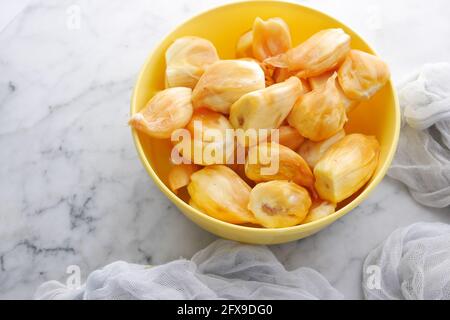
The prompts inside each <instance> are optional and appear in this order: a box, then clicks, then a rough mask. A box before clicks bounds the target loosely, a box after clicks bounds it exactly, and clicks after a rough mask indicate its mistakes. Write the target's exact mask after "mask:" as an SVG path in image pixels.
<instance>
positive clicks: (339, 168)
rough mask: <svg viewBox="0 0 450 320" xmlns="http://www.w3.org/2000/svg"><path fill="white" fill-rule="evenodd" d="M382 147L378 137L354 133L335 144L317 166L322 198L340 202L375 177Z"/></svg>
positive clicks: (315, 169)
mask: <svg viewBox="0 0 450 320" xmlns="http://www.w3.org/2000/svg"><path fill="white" fill-rule="evenodd" d="M379 154H380V145H379V143H378V141H377V139H376V138H375V137H371V136H365V135H363V134H350V135H347V136H345V137H344V138H342V139H341V140H340V141H338V142H337V143H335V144H334V145H332V146H331V147H330V148H329V149H328V151H327V152H326V153H325V154H324V155H323V156H322V158H321V159H320V160H319V162H318V163H317V164H316V166H315V167H314V176H315V178H316V182H315V187H316V190H317V192H318V194H319V196H320V198H321V199H324V200H328V201H330V202H333V203H338V202H340V201H342V200H345V199H347V198H348V197H350V196H351V195H353V194H354V193H355V192H357V191H358V190H359V189H360V188H361V187H362V186H364V185H365V184H366V183H367V182H368V181H369V180H370V178H371V177H372V175H373V173H374V172H375V169H376V167H377V164H378V158H379Z"/></svg>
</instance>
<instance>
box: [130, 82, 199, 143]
mask: <svg viewBox="0 0 450 320" xmlns="http://www.w3.org/2000/svg"><path fill="white" fill-rule="evenodd" d="M191 97H192V90H191V89H190V88H183V87H179V88H169V89H166V90H163V91H160V92H158V93H157V94H155V95H154V96H153V98H151V99H150V101H149V102H148V104H147V105H146V106H145V108H144V109H143V110H141V111H139V112H138V113H136V114H135V115H133V116H132V117H131V119H130V120H129V124H130V125H131V126H132V127H133V128H135V129H136V130H139V131H142V132H143V133H145V134H147V135H149V136H151V137H154V138H160V139H167V138H170V136H171V135H172V132H173V131H175V130H176V129H181V128H183V127H184V126H185V125H186V124H188V122H189V121H190V120H191V117H192V113H193V107H192V103H191Z"/></svg>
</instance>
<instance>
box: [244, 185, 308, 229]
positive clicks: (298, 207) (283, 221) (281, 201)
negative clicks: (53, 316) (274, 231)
mask: <svg viewBox="0 0 450 320" xmlns="http://www.w3.org/2000/svg"><path fill="white" fill-rule="evenodd" d="M310 207H311V198H310V196H309V193H308V191H306V189H304V188H302V187H300V186H299V185H297V184H295V183H293V182H289V181H270V182H264V183H260V184H258V185H256V186H255V187H254V188H253V189H252V191H251V192H250V201H249V205H248V208H249V209H250V211H251V212H252V213H253V215H254V216H255V219H256V220H257V221H258V222H259V224H261V225H262V226H263V227H266V228H285V227H291V226H295V225H297V224H299V223H301V222H302V221H303V220H304V219H305V217H306V215H307V213H308V210H309V208H310Z"/></svg>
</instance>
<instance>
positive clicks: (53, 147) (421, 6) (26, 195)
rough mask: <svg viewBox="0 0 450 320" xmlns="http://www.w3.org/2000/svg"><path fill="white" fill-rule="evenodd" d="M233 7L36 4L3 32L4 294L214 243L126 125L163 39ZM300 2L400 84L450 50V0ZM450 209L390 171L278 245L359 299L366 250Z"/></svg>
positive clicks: (0, 168) (0, 231)
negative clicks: (335, 22) (72, 270)
mask: <svg viewBox="0 0 450 320" xmlns="http://www.w3.org/2000/svg"><path fill="white" fill-rule="evenodd" d="M224 2H225V1H219V0H217V1H216V0H215V1H208V2H202V1H170V3H169V2H167V1H144V0H140V1H133V2H127V1H119V0H114V1H111V0H110V1H106V0H96V1H59V0H58V1H56V0H54V1H30V2H29V3H28V5H27V6H26V7H25V8H24V9H23V10H22V11H21V12H20V13H19V14H18V15H15V18H14V19H13V20H12V21H10V22H9V23H8V24H6V26H4V28H3V29H2V30H0V298H29V297H31V296H32V294H33V292H34V290H35V289H36V287H37V286H38V285H39V284H40V283H42V282H43V281H46V280H50V279H56V280H64V279H65V278H66V277H67V274H66V268H67V266H69V265H78V266H80V268H81V271H82V276H83V277H85V276H86V275H87V274H88V273H89V272H90V271H92V270H94V269H95V268H99V267H101V266H103V265H105V264H107V263H109V262H112V261H115V260H119V259H120V260H126V261H129V262H134V263H145V264H159V263H164V262H167V261H170V260H173V259H176V258H178V257H180V256H183V257H188V258H189V257H190V256H191V255H192V254H193V253H195V252H196V251H198V250H199V249H201V248H203V247H205V246H206V245H207V244H209V243H210V242H212V241H213V240H214V239H215V237H214V236H213V235H211V234H209V233H207V232H205V231H203V230H201V229H200V228H198V227H197V226H195V225H194V224H193V223H191V222H190V221H188V220H187V219H186V218H185V217H184V216H183V215H182V214H181V213H180V212H178V210H177V209H175V208H174V206H173V205H172V204H171V203H170V202H169V201H168V200H167V199H166V198H165V197H164V196H163V195H162V194H161V193H160V192H159V190H158V189H157V188H156V186H155V185H154V184H153V182H152V181H151V179H150V178H149V177H148V175H147V174H146V172H145V171H144V169H143V167H142V166H141V164H140V162H139V160H138V157H137V155H136V152H135V149H134V145H133V142H132V139H131V135H130V130H129V128H128V127H127V125H126V122H127V118H128V110H129V100H130V97H131V91H132V88H133V85H134V82H135V79H136V76H137V73H138V71H139V68H140V67H141V65H142V63H143V61H144V60H145V58H146V56H147V55H148V53H149V52H150V51H151V49H152V47H153V46H154V45H155V44H156V43H157V42H158V41H159V40H160V39H161V38H162V37H163V35H164V34H166V33H167V32H169V31H170V30H171V28H173V27H174V26H175V25H177V24H178V23H180V22H181V21H182V20H184V19H186V18H188V17H190V16H192V15H193V14H195V13H197V12H199V11H201V10H204V9H207V8H210V7H213V6H215V5H217V4H220V3H224ZM301 2H302V3H307V4H309V5H312V6H315V7H317V8H319V9H322V10H324V11H326V12H328V13H330V14H332V15H334V16H336V17H338V18H340V19H341V20H342V21H344V22H345V23H347V24H349V25H350V26H352V27H353V28H354V29H355V30H357V31H358V32H359V33H361V34H362V35H363V36H364V37H366V38H367V39H369V41H370V42H371V43H372V44H373V45H374V47H375V48H376V49H377V50H378V51H379V53H380V54H381V55H382V56H383V57H384V58H385V59H386V60H387V61H388V62H389V64H390V66H391V69H392V71H393V76H394V79H395V80H398V79H401V77H402V76H404V75H405V74H407V73H408V72H410V71H412V70H414V69H416V68H417V67H419V66H420V65H421V64H423V63H425V62H435V61H442V60H445V59H447V60H448V58H449V56H448V54H449V53H450V43H449V41H448V40H446V39H450V23H449V22H448V15H449V14H450V6H449V4H448V1H446V0H435V1H428V2H426V1H422V0H420V1H419V0H414V1H410V0H408V1H407V0H402V1H395V2H393V1H388V0H384V1H350V0H348V1H339V4H337V3H336V1H331V0H320V1H314V2H313V1H301ZM1 6H7V4H2V5H1ZM74 6H75V7H74ZM74 8H75V10H80V13H81V18H80V20H79V27H78V26H77V24H76V21H75V24H74V23H73V21H71V20H70V14H71V13H72V12H73V9H74ZM446 211H448V209H442V210H433V209H429V208H425V207H422V206H420V205H418V204H416V203H415V202H414V201H413V200H412V199H411V198H410V196H409V194H408V193H407V191H406V190H405V189H404V187H403V186H402V185H400V184H398V183H397V182H394V181H392V180H390V179H388V178H386V179H385V180H384V181H383V182H382V183H381V184H380V185H379V186H378V188H377V189H376V191H375V192H374V193H373V194H372V195H371V197H370V198H369V199H368V200H367V201H366V202H364V203H363V204H362V205H361V206H360V207H359V208H357V209H356V210H354V211H352V212H351V213H349V214H348V215H346V216H345V217H343V218H342V219H341V220H339V221H338V222H336V223H335V224H333V225H332V226H330V227H329V228H327V229H325V230H324V231H322V232H320V233H319V234H317V235H315V236H312V237H310V238H307V239H304V240H302V241H298V242H294V243H290V244H286V245H280V246H274V247H273V250H274V251H275V253H276V254H277V256H278V257H279V258H280V260H281V261H283V262H284V263H285V265H286V266H287V268H295V267H298V266H308V267H311V268H314V269H316V270H318V271H319V272H321V273H322V274H323V275H324V276H325V277H326V278H327V279H328V280H329V281H330V282H331V283H332V284H333V285H334V286H336V287H337V288H338V289H339V290H341V291H342V292H343V293H344V295H345V296H346V297H348V298H361V297H362V293H361V286H360V281H361V273H362V270H361V268H362V262H363V259H364V258H365V256H366V255H367V253H368V251H369V250H370V249H372V248H373V247H374V246H376V245H377V244H378V243H379V242H380V241H382V240H383V239H384V238H385V237H386V236H387V235H388V234H389V233H390V232H392V231H393V230H394V229H395V228H397V227H400V226H405V225H408V224H411V223H413V222H416V221H441V222H446V223H450V215H448V212H446Z"/></svg>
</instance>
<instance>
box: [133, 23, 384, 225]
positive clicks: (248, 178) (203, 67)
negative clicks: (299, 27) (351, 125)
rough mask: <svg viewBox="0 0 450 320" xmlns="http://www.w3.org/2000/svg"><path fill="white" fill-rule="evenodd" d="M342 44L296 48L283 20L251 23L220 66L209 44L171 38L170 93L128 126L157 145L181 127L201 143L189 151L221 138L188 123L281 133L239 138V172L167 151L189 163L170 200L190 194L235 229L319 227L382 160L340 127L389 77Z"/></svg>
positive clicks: (223, 162) (175, 177)
mask: <svg viewBox="0 0 450 320" xmlns="http://www.w3.org/2000/svg"><path fill="white" fill-rule="evenodd" d="M350 42H351V38H350V36H349V35H348V34H347V33H345V32H344V31H343V30H342V29H327V30H323V31H320V32H318V33H316V34H314V35H313V36H311V37H310V38H309V39H307V40H306V41H305V42H303V43H301V44H299V45H297V46H295V47H294V46H293V45H292V41H291V34H290V30H289V27H288V25H287V24H286V23H285V21H283V20H282V19H280V18H270V19H267V20H262V19H260V18H256V19H255V21H254V24H253V27H252V29H251V30H250V31H248V32H246V33H244V34H243V35H242V36H241V37H240V38H239V39H237V44H236V58H235V59H233V60H221V59H220V58H219V56H218V53H217V50H216V48H215V47H214V45H213V44H212V43H211V42H210V41H208V40H206V39H203V38H199V37H194V36H188V37H182V38H179V39H177V40H176V41H174V42H173V43H172V44H171V45H170V47H169V48H168V49H167V51H166V79H165V81H166V89H165V90H162V91H160V92H158V93H156V94H155V95H154V96H153V98H151V100H150V101H149V102H148V104H147V105H146V106H145V108H143V110H141V111H140V112H138V113H137V114H135V115H133V116H132V117H131V119H130V122H129V123H130V125H131V126H132V127H134V128H135V129H136V130H139V131H141V132H142V133H144V134H147V135H149V136H150V137H153V138H158V139H169V138H170V137H171V135H172V134H173V132H174V131H175V130H177V129H181V128H184V129H187V130H188V131H189V132H191V133H192V134H193V136H194V137H196V138H193V139H197V140H200V141H193V140H191V141H189V142H191V143H192V144H193V145H197V143H198V142H201V144H200V145H201V146H202V148H206V147H208V144H214V146H218V145H219V146H221V145H225V144H226V143H227V141H225V140H226V138H224V140H223V141H216V140H215V141H211V140H208V139H210V137H209V138H207V137H206V135H204V134H203V131H202V132H200V133H199V132H196V133H197V136H195V135H194V133H195V130H197V129H196V127H195V126H194V123H195V122H197V123H198V122H201V124H202V126H201V130H208V129H215V130H219V131H221V132H225V131H226V130H227V129H243V130H247V129H255V130H257V129H278V130H279V131H278V137H279V139H278V141H277V142H274V141H269V142H266V143H259V144H255V145H251V144H248V143H247V142H246V141H243V142H242V141H241V143H243V144H244V147H245V148H244V149H245V152H246V155H247V162H245V163H233V162H232V161H231V162H230V161H228V160H229V159H227V158H226V156H224V157H219V158H218V159H217V157H216V158H215V160H214V161H212V162H211V161H209V162H205V161H204V160H203V159H196V158H194V157H193V155H192V152H189V151H190V150H191V147H190V146H188V147H187V148H183V146H180V144H182V143H178V144H175V143H174V148H175V150H178V151H177V152H178V153H179V154H180V156H181V157H183V158H184V159H188V160H189V161H188V163H183V164H178V165H174V166H173V168H172V170H171V171H170V173H169V177H168V185H169V187H170V188H171V189H172V190H173V191H174V192H175V193H176V192H178V191H179V190H180V189H181V188H186V187H187V191H188V194H189V196H190V201H189V204H190V205H191V206H192V207H194V208H197V209H198V210H200V211H202V212H203V213H205V214H207V215H210V216H212V217H214V218H217V219H220V220H222V221H225V222H229V223H233V224H240V225H247V226H255V227H265V228H284V227H291V226H295V225H299V224H305V223H310V222H312V221H315V220H318V219H321V218H323V217H326V216H328V215H330V214H333V213H334V212H335V210H336V207H337V204H338V203H339V202H341V201H343V200H345V199H347V198H349V197H351V196H352V195H353V194H355V193H356V192H357V191H358V190H359V189H361V188H362V187H363V186H364V185H365V184H366V183H367V182H368V181H369V180H370V179H371V177H372V176H373V174H374V172H375V169H376V167H377V164H378V158H379V152H380V145H379V143H378V141H377V140H376V138H375V137H372V136H366V135H363V134H348V135H347V134H346V133H345V131H344V125H345V124H346V122H347V120H348V118H347V114H348V113H349V112H351V111H352V110H353V109H355V108H357V107H358V104H359V103H360V102H362V101H367V100H369V99H371V97H373V95H374V94H375V93H376V92H378V91H379V90H380V89H381V88H382V87H383V86H385V85H386V83H387V82H388V81H389V78H390V73H389V69H388V67H387V65H386V64H385V63H384V62H383V61H382V60H381V59H380V58H378V57H377V56H374V55H371V54H368V53H365V52H362V51H359V50H352V49H351V47H350ZM198 133H199V134H198ZM225 136H226V135H224V137H225ZM246 143H247V144H246ZM274 146H275V147H276V148H274ZM177 148H178V149H177ZM186 150H188V151H186ZM263 153H269V154H270V153H271V154H272V155H273V154H274V153H276V155H277V159H278V161H279V162H278V164H279V166H278V170H277V172H275V173H272V174H262V169H263V168H264V167H265V166H267V164H266V163H262V162H261V163H260V162H258V155H260V154H263ZM250 158H252V159H256V161H253V162H249V161H248V159H250Z"/></svg>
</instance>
